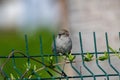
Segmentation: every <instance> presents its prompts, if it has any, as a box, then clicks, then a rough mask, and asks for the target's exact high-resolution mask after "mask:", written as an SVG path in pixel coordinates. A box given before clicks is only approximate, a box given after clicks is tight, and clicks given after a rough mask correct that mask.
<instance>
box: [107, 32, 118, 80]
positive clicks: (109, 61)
mask: <svg viewBox="0 0 120 80" xmlns="http://www.w3.org/2000/svg"><path fill="white" fill-rule="evenodd" d="M105 38H106V47H107V52H108V63H109V65H110V67H111V68H112V69H113V70H114V71H115V72H116V73H117V74H118V75H119V80H120V73H119V72H118V71H117V70H116V69H115V67H114V66H113V65H112V64H111V59H110V51H109V41H108V34H107V32H106V33H105Z"/></svg>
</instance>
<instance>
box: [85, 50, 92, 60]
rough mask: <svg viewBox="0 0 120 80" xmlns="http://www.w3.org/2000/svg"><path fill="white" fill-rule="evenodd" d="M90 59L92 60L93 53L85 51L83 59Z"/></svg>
mask: <svg viewBox="0 0 120 80" xmlns="http://www.w3.org/2000/svg"><path fill="white" fill-rule="evenodd" d="M92 60H93V54H90V53H88V52H87V54H86V55H85V56H84V61H86V62H89V61H92Z"/></svg>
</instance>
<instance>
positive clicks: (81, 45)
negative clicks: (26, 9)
mask: <svg viewBox="0 0 120 80" xmlns="http://www.w3.org/2000/svg"><path fill="white" fill-rule="evenodd" d="M79 39H80V47H81V56H82V64H83V66H84V67H85V69H87V70H88V72H89V73H90V74H91V75H92V76H93V79H94V80H96V77H95V75H94V73H93V72H92V71H91V70H90V69H89V68H88V67H87V66H86V65H85V61H84V53H83V44H82V35H81V32H79Z"/></svg>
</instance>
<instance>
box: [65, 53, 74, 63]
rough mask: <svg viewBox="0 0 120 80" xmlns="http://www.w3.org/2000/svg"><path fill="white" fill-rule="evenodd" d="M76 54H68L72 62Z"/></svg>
mask: <svg viewBox="0 0 120 80" xmlns="http://www.w3.org/2000/svg"><path fill="white" fill-rule="evenodd" d="M75 57H76V56H74V55H72V54H71V53H70V54H68V55H67V58H68V60H69V61H70V62H73V60H74V59H75Z"/></svg>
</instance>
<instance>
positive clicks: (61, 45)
mask: <svg viewBox="0 0 120 80" xmlns="http://www.w3.org/2000/svg"><path fill="white" fill-rule="evenodd" d="M55 42H56V43H55V45H56V48H55V47H54V44H53V45H52V50H53V51H56V53H61V54H63V55H66V54H69V53H70V52H71V49H72V40H71V38H70V36H69V32H68V31H67V30H65V29H63V30H61V31H60V32H59V33H58V35H57V37H56V39H55ZM55 49H56V50H55Z"/></svg>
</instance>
